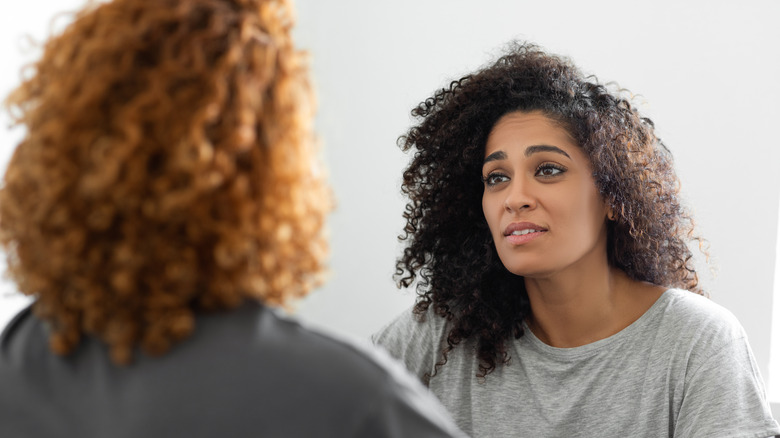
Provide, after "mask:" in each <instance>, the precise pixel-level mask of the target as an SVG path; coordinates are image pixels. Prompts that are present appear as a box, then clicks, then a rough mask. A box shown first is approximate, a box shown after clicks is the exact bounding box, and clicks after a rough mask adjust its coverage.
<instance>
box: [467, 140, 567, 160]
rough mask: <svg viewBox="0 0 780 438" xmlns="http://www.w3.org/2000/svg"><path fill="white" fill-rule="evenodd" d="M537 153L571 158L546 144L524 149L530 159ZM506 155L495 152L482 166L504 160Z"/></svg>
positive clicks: (557, 148) (502, 152)
mask: <svg viewBox="0 0 780 438" xmlns="http://www.w3.org/2000/svg"><path fill="white" fill-rule="evenodd" d="M537 152H555V153H556V154H561V155H563V156H565V157H566V158H571V157H570V156H569V154H567V153H566V151H564V150H563V149H561V148H559V147H557V146H550V145H546V144H538V145H534V146H528V147H527V148H526V149H525V156H526V157H530V156H531V155H533V154H535V153H537ZM506 158H507V157H506V153H504V151H496V152H493V153H492V154H490V155H488V156H487V157H485V161H483V162H482V164H486V163H489V162H491V161H498V160H506Z"/></svg>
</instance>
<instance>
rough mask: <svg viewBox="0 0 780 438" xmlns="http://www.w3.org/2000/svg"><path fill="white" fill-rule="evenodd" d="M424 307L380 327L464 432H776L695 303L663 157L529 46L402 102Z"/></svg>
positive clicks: (415, 260) (613, 96) (688, 237)
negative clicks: (418, 99) (413, 121)
mask: <svg viewBox="0 0 780 438" xmlns="http://www.w3.org/2000/svg"><path fill="white" fill-rule="evenodd" d="M412 114H413V115H414V116H415V117H417V118H418V120H419V123H418V124H417V125H416V126H414V127H413V128H411V129H410V130H409V132H408V133H407V134H406V135H405V136H403V137H402V138H401V140H400V145H401V148H402V149H403V150H405V151H410V150H411V151H414V155H413V159H412V161H411V164H410V165H409V167H408V168H407V169H406V171H405V172H404V178H403V192H404V193H405V194H406V195H407V196H408V197H409V203H408V204H407V206H406V211H405V213H404V217H405V218H406V221H407V222H406V227H405V229H404V232H405V234H404V235H402V236H401V240H403V241H406V248H405V250H404V253H403V256H401V257H400V258H399V260H398V262H397V265H396V268H397V269H396V278H397V280H398V282H399V284H400V285H401V286H404V287H409V286H411V285H413V284H416V288H417V291H418V295H419V296H418V300H417V303H416V305H415V306H414V308H413V310H412V311H410V312H407V313H405V314H402V315H401V316H399V317H398V318H397V319H396V320H395V321H393V322H392V323H390V324H389V325H388V326H387V327H385V328H384V329H382V330H381V331H380V332H379V333H377V334H376V335H375V336H374V341H375V342H376V343H378V344H380V345H382V346H384V347H386V348H387V349H388V350H389V351H390V353H391V354H392V355H394V356H396V357H397V358H399V359H401V360H403V361H404V362H405V364H406V366H407V367H408V368H409V369H410V370H411V371H412V372H413V373H415V374H416V375H418V376H419V377H420V378H421V379H422V380H423V381H424V382H425V383H426V384H427V385H428V386H429V388H430V389H431V391H432V392H433V393H434V394H436V395H437V396H438V397H439V398H440V400H441V401H442V402H443V404H444V405H445V407H447V408H448V409H449V410H450V412H451V413H452V414H453V416H454V417H455V420H456V423H458V425H459V426H460V427H461V429H463V430H464V431H465V432H466V433H469V434H472V435H473V436H475V437H498V436H533V437H547V436H549V437H560V436H588V437H595V436H599V437H613V436H615V437H616V436H621V437H622V436H632V437H634V436H647V437H659V436H675V437H679V436H755V437H759V436H760V437H766V436H773V435H775V434H780V427H779V426H778V424H777V423H776V422H775V421H774V420H773V419H772V417H771V414H770V411H769V407H768V404H767V402H766V400H765V396H764V389H763V383H762V382H761V378H760V376H759V375H758V371H757V366H756V364H755V361H754V359H753V356H752V353H751V351H750V348H749V346H748V343H747V340H746V338H745V333H744V331H743V329H742V327H741V326H740V325H739V323H738V322H737V321H736V320H735V319H734V317H733V316H732V315H731V314H730V313H728V312H727V311H726V310H725V309H723V308H721V307H719V306H717V305H716V304H714V303H712V302H710V301H709V300H708V299H706V298H705V297H703V296H701V295H702V294H703V292H702V290H701V288H700V286H699V284H698V280H697V275H696V271H695V269H694V265H693V263H692V253H691V251H690V249H689V247H688V244H689V243H691V241H697V240H698V239H697V238H696V237H695V235H694V234H693V221H692V219H691V217H690V216H689V215H688V214H687V213H686V212H685V210H684V208H683V207H682V206H681V203H680V199H679V193H678V192H679V183H678V179H677V176H676V175H675V171H674V168H673V163H672V157H671V154H670V152H669V151H668V150H667V148H666V147H665V146H664V145H663V143H662V142H661V141H660V140H659V139H658V138H657V137H656V135H655V134H654V130H653V124H652V122H651V121H650V120H649V119H647V118H644V117H642V116H641V115H640V114H639V113H638V112H637V110H636V109H635V108H634V107H633V106H632V105H631V103H630V102H629V100H628V99H627V98H625V97H623V96H622V95H621V93H619V92H612V91H610V90H609V89H608V88H607V87H605V86H604V85H601V84H599V83H598V82H597V81H596V80H595V79H593V78H592V77H585V76H584V75H583V74H582V73H581V72H580V71H579V70H578V69H577V68H576V67H575V66H574V65H573V64H572V63H571V62H570V61H569V60H567V59H564V58H561V57H558V56H555V55H551V54H548V53H546V52H544V51H543V50H541V49H540V48H538V47H537V46H534V45H532V44H516V45H514V46H512V48H511V49H510V50H509V51H508V53H506V54H505V55H504V56H503V57H501V58H500V59H498V60H497V61H496V62H495V63H493V64H492V65H489V66H487V67H485V68H483V69H481V70H479V71H477V72H476V73H474V74H471V75H468V76H466V77H464V78H462V79H460V80H458V81H455V82H453V83H452V84H451V85H450V87H449V88H446V89H442V90H440V91H438V92H437V93H436V94H435V95H434V96H433V97H431V98H429V99H427V100H426V101H425V102H423V103H422V104H420V105H419V106H418V107H417V108H415V109H414V110H413V111H412Z"/></svg>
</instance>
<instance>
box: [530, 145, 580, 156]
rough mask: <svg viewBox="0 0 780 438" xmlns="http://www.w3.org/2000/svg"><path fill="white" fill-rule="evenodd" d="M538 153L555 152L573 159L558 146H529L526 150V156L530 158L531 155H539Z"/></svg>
mask: <svg viewBox="0 0 780 438" xmlns="http://www.w3.org/2000/svg"><path fill="white" fill-rule="evenodd" d="M537 152H555V153H556V154H561V155H564V156H565V157H566V158H571V157H570V156H569V154H567V153H566V151H564V150H563V149H561V148H559V147H557V146H550V145H546V144H539V145H535V146H528V147H527V148H526V149H525V156H526V157H530V156H531V155H533V154H535V153H537Z"/></svg>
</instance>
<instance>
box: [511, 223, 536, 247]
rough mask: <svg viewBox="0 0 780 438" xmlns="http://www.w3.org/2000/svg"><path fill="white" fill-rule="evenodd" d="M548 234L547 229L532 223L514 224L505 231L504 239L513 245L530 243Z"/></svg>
mask: <svg viewBox="0 0 780 438" xmlns="http://www.w3.org/2000/svg"><path fill="white" fill-rule="evenodd" d="M546 232H547V229H546V228H544V227H541V226H539V225H536V224H534V223H531V222H514V223H511V224H509V226H507V227H506V228H505V229H504V237H505V238H506V240H507V241H508V242H509V243H511V244H512V245H522V244H525V243H528V242H530V241H532V240H534V239H536V238H538V237H540V236H542V235H544V233H546Z"/></svg>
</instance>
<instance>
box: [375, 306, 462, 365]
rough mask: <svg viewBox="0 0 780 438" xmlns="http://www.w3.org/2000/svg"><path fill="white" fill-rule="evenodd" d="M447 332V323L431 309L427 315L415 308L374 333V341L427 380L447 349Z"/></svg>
mask: <svg viewBox="0 0 780 438" xmlns="http://www.w3.org/2000/svg"><path fill="white" fill-rule="evenodd" d="M447 332H448V323H447V320H446V319H445V318H444V317H442V316H439V315H437V314H436V312H435V311H434V309H433V306H432V305H431V306H429V307H428V309H427V310H425V311H424V312H416V311H415V307H414V306H412V307H410V308H408V309H406V310H404V311H403V312H401V313H400V314H399V315H398V316H396V317H395V318H394V319H393V320H391V321H390V322H389V323H388V324H386V325H385V326H384V327H382V328H381V329H380V330H379V331H377V332H376V333H374V334H373V335H372V336H371V341H372V342H373V343H374V344H375V345H378V346H380V347H382V348H383V349H384V350H386V351H387V352H388V353H389V354H390V355H391V356H392V357H394V358H395V359H397V360H399V361H401V362H403V363H404V364H405V365H406V368H407V369H408V370H409V371H410V372H412V373H413V374H414V375H416V376H417V377H419V378H420V379H424V376H425V375H426V374H427V373H430V372H432V370H433V367H434V365H435V363H436V360H438V356H439V354H440V351H441V349H442V348H443V346H445V345H446V342H447V341H446V339H447Z"/></svg>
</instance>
